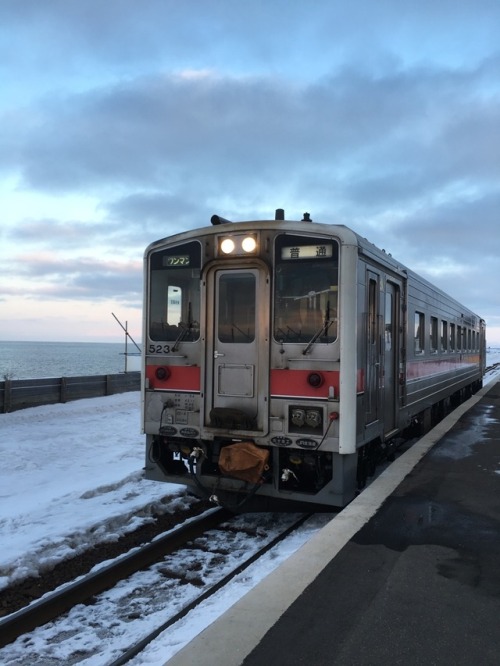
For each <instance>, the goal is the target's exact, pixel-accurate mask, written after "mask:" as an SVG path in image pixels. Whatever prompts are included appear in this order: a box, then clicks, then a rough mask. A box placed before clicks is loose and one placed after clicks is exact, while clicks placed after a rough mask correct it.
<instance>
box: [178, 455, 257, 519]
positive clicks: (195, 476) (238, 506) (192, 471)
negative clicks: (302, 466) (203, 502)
mask: <svg viewBox="0 0 500 666" xmlns="http://www.w3.org/2000/svg"><path fill="white" fill-rule="evenodd" d="M204 455H205V452H204V451H203V449H202V448H200V447H199V446H195V447H194V449H193V450H192V451H191V453H190V454H189V458H188V466H189V473H190V474H191V476H192V478H193V480H194V482H195V484H196V486H197V487H198V488H199V489H200V491H201V492H202V494H203V495H204V497H205V499H207V500H209V502H212V504H217V505H218V506H221V507H222V508H223V509H227V510H228V511H235V510H236V509H241V508H242V507H243V506H244V505H245V504H246V502H248V500H249V499H251V498H252V497H253V496H254V495H255V493H256V492H257V491H258V490H259V488H260V487H261V485H262V484H261V483H256V484H254V486H253V487H252V488H251V490H250V491H249V492H248V493H247V494H246V495H245V497H244V498H243V499H242V500H241V501H240V502H238V503H237V504H234V505H229V504H226V503H225V502H222V501H221V500H220V499H219V498H218V497H217V495H216V494H215V492H210V491H209V490H208V488H206V487H205V486H204V485H203V483H202V482H201V481H200V479H199V478H198V465H196V469H195V467H194V463H195V461H197V460H198V459H201V457H202V456H204Z"/></svg>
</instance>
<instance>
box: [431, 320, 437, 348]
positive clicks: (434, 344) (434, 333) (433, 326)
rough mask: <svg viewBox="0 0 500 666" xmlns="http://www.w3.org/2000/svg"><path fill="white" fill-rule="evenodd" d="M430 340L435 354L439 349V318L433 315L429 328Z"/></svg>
mask: <svg viewBox="0 0 500 666" xmlns="http://www.w3.org/2000/svg"><path fill="white" fill-rule="evenodd" d="M429 342H430V350H431V353H433V354H435V353H437V350H438V320H437V317H431V325H430V329H429Z"/></svg>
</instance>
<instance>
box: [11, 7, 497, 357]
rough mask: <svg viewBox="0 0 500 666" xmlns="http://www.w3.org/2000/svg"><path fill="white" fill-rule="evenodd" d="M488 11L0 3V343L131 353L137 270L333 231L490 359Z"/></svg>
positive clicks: (492, 134)
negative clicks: (234, 225) (155, 252)
mask: <svg viewBox="0 0 500 666" xmlns="http://www.w3.org/2000/svg"><path fill="white" fill-rule="evenodd" d="M499 26H500V3H498V2H497V0H474V2H472V0H440V1H439V2H436V1H435V0H352V1H351V2H349V3H346V2H340V1H338V0H313V1H309V0H308V1H307V2H305V0H303V1H302V0H297V1H296V2H290V1H289V0H272V1H268V2H264V1H263V0H251V1H250V0H183V2H179V1H178V0H148V2H137V1H136V0H108V1H107V2H102V1H101V0H74V1H73V2H67V0H51V1H49V2H39V1H38V0H23V2H18V1H17V0H3V1H2V2H1V3H0V80H1V82H2V83H1V89H2V94H1V95H0V201H1V206H0V261H1V264H2V272H1V276H0V339H3V340H42V341H67V340H68V341H71V340H75V341H89V342H91V341H103V342H105V341H121V340H122V338H123V331H122V330H121V328H120V327H119V325H118V324H117V322H116V321H115V320H114V318H113V317H112V315H111V313H112V312H114V313H115V314H116V315H117V317H118V318H119V319H120V321H122V322H127V325H128V328H129V331H130V333H131V335H132V336H133V337H134V339H136V340H140V338H141V311H142V257H143V253H144V249H145V247H146V246H147V245H148V244H149V243H151V242H152V241H154V240H157V239H159V238H163V237H165V236H168V235H170V234H172V233H177V232H179V231H183V230H187V229H195V228H199V227H203V226H206V225H208V224H210V222H209V220H210V217H211V215H212V214H214V213H217V214H219V215H221V216H223V217H225V218H228V219H232V220H251V219H270V218H271V219H272V218H273V217H274V211H275V209H276V208H284V209H285V211H286V217H287V218H288V219H298V220H300V219H301V217H302V214H303V213H304V212H305V211H307V212H309V213H310V214H311V217H312V219H313V220H314V221H316V222H324V223H329V224H331V223H333V224H336V223H339V224H345V225H347V226H349V227H351V228H353V229H354V230H355V231H357V232H358V233H360V234H361V235H363V236H366V237H367V238H368V239H369V240H370V241H372V242H373V243H375V244H376V245H378V246H379V247H381V248H383V249H385V250H386V251H387V252H390V253H391V254H392V255H393V256H394V257H396V258H397V259H398V260H399V261H400V262H402V263H403V264H405V265H406V266H408V267H410V268H412V269H413V270H416V271H417V272H419V273H421V274H422V275H424V277H426V278H428V279H430V280H431V281H432V282H434V283H435V284H436V285H437V286H439V287H440V288H442V289H444V290H445V291H446V292H447V293H449V294H450V295H452V296H453V297H454V298H456V299H457V300H459V301H460V302H462V303H463V304H464V305H466V306H467V307H469V308H471V309H472V310H473V311H475V312H476V313H477V314H478V315H480V316H481V317H483V318H484V319H485V320H486V323H487V327H488V333H487V341H488V343H489V344H492V345H495V344H496V345H498V344H500V289H499V288H498V287H499V269H500V232H499V231H498V222H499V217H500V216H499V212H500V28H499Z"/></svg>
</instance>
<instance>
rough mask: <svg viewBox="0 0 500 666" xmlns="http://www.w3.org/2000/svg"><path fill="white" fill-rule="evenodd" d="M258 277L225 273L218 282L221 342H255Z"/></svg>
mask: <svg viewBox="0 0 500 666" xmlns="http://www.w3.org/2000/svg"><path fill="white" fill-rule="evenodd" d="M255 293H256V288H255V275H253V274H252V273H242V272H239V271H235V272H234V273H224V274H222V275H221V276H220V278H219V299H218V313H217V335H218V338H219V340H220V342H230V343H236V344H237V343H245V342H246V343H248V342H253V341H254V340H255Z"/></svg>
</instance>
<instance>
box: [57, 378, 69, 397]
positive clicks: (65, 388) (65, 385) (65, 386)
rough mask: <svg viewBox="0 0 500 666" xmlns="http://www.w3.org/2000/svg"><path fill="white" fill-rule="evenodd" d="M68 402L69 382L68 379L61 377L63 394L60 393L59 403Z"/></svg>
mask: <svg viewBox="0 0 500 666" xmlns="http://www.w3.org/2000/svg"><path fill="white" fill-rule="evenodd" d="M67 400H68V382H67V380H66V377H61V392H60V397H59V401H60V402H67Z"/></svg>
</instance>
